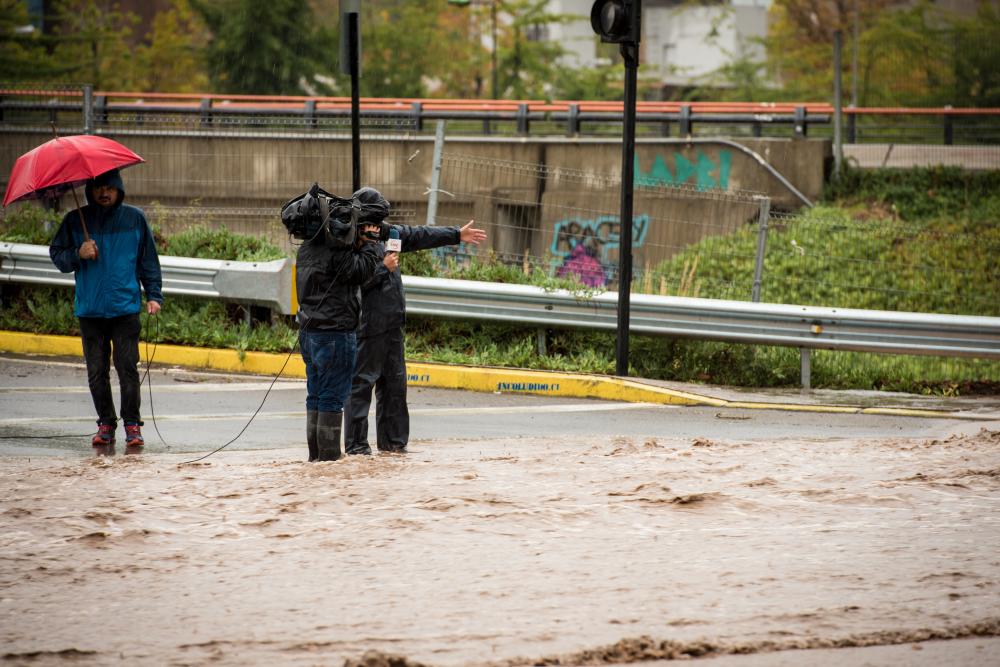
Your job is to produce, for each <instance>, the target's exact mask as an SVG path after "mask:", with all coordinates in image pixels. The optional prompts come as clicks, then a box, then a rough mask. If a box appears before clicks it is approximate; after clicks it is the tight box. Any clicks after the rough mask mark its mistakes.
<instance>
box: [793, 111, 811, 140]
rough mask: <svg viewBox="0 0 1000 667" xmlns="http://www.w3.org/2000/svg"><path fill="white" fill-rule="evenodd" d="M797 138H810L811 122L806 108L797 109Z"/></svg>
mask: <svg viewBox="0 0 1000 667" xmlns="http://www.w3.org/2000/svg"><path fill="white" fill-rule="evenodd" d="M795 136H796V137H806V136H809V121H808V117H807V115H806V108H805V107H795Z"/></svg>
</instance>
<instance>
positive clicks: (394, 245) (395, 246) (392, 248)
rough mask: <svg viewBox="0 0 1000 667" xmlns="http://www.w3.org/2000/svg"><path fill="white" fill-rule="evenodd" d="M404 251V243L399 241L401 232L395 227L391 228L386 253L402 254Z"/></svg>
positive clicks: (386, 243)
mask: <svg viewBox="0 0 1000 667" xmlns="http://www.w3.org/2000/svg"><path fill="white" fill-rule="evenodd" d="M402 249H403V242H402V241H400V240H399V230H398V229H396V228H395V227H390V228H389V240H388V241H386V242H385V251H386V252H400V251H401V250H402Z"/></svg>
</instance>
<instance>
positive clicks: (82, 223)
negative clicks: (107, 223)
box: [70, 188, 90, 241]
mask: <svg viewBox="0 0 1000 667" xmlns="http://www.w3.org/2000/svg"><path fill="white" fill-rule="evenodd" d="M70 190H72V191H73V201H74V202H75V203H76V212H77V213H79V214H80V226H81V227H83V240H84V241H89V240H90V233H89V232H87V223H86V222H85V221H84V219H83V209H82V208H80V199H79V197H77V196H76V188H70Z"/></svg>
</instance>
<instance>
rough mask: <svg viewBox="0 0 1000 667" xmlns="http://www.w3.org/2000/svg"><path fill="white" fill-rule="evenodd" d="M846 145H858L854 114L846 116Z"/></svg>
mask: <svg viewBox="0 0 1000 667" xmlns="http://www.w3.org/2000/svg"><path fill="white" fill-rule="evenodd" d="M852 108H853V107H852ZM847 143H849V144H856V143H858V115H857V114H856V113H849V114H847Z"/></svg>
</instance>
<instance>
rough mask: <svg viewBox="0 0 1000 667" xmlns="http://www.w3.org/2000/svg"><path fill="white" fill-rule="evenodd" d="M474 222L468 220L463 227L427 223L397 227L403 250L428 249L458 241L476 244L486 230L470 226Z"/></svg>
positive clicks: (481, 239) (482, 237)
mask: <svg viewBox="0 0 1000 667" xmlns="http://www.w3.org/2000/svg"><path fill="white" fill-rule="evenodd" d="M474 224H475V220H469V222H468V223H467V224H466V225H465V226H464V227H428V226H427V225H420V226H416V227H409V226H406V225H399V226H398V229H399V232H400V240H401V241H402V246H403V252H410V251H413V250H428V249H430V248H440V247H441V246H446V245H458V244H459V243H472V244H473V245H478V244H479V243H480V242H482V241H483V240H485V239H486V232H485V231H483V230H482V229H476V228H475V227H473V226H472V225H474Z"/></svg>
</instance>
